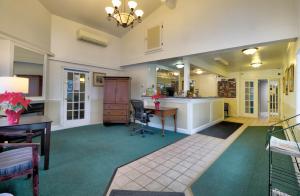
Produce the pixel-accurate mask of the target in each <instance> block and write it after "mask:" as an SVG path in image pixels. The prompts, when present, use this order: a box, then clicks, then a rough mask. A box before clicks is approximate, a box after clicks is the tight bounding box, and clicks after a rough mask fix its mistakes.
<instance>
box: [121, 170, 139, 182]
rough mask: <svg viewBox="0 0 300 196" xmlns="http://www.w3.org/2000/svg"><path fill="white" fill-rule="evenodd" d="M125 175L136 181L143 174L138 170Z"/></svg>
mask: <svg viewBox="0 0 300 196" xmlns="http://www.w3.org/2000/svg"><path fill="white" fill-rule="evenodd" d="M125 175H126V176H127V177H128V178H130V179H131V180H134V179H136V178H137V177H139V176H141V175H142V173H140V172H138V171H137V170H131V171H129V172H127V173H125Z"/></svg>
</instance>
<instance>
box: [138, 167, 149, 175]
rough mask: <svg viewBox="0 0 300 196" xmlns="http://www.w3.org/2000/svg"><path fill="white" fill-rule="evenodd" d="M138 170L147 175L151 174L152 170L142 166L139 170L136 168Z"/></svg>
mask: <svg viewBox="0 0 300 196" xmlns="http://www.w3.org/2000/svg"><path fill="white" fill-rule="evenodd" d="M136 170H138V171H139V172H140V173H142V174H145V173H147V172H149V171H150V170H151V168H149V167H146V166H144V165H141V166H139V167H138V168H136Z"/></svg>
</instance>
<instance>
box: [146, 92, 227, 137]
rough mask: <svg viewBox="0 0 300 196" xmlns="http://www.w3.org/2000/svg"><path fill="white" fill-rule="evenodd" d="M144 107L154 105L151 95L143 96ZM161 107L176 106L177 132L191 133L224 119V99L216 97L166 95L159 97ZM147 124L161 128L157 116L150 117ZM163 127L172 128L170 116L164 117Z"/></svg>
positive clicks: (172, 122)
mask: <svg viewBox="0 0 300 196" xmlns="http://www.w3.org/2000/svg"><path fill="white" fill-rule="evenodd" d="M143 100H144V103H145V107H146V106H154V104H153V101H152V99H151V97H143ZM159 101H160V105H161V107H171V108H177V130H178V132H181V133H185V134H189V135H192V134H194V133H197V132H198V131H201V130H203V129H205V128H207V127H209V126H211V125H214V124H216V123H218V122H220V121H222V120H224V99H223V98H216V97H207V98H204V97H201V98H179V97H167V98H161V99H159ZM150 120H151V122H150V123H149V126H152V127H156V128H161V127H162V125H161V122H160V119H159V117H156V116H155V117H153V118H151V119H150ZM165 129H166V130H170V131H172V130H174V121H173V119H172V118H171V117H169V118H166V119H165Z"/></svg>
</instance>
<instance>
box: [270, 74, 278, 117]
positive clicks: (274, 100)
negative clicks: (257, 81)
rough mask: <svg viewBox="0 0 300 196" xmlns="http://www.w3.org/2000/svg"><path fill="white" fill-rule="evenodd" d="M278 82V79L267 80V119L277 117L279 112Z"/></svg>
mask: <svg viewBox="0 0 300 196" xmlns="http://www.w3.org/2000/svg"><path fill="white" fill-rule="evenodd" d="M279 86H280V83H279V80H278V79H275V80H269V100H268V105H269V107H268V108H269V109H268V110H269V120H277V119H279V114H280V110H279V108H280V91H279V90H280V89H279Z"/></svg>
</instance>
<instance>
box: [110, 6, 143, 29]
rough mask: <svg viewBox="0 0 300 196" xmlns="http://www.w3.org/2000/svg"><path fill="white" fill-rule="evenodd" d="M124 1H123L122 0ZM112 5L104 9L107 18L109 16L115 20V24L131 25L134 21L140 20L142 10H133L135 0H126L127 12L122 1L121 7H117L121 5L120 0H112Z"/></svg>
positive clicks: (125, 26)
mask: <svg viewBox="0 0 300 196" xmlns="http://www.w3.org/2000/svg"><path fill="white" fill-rule="evenodd" d="M124 2H125V1H124ZM112 4H113V7H106V8H105V11H106V13H107V15H108V19H109V20H110V19H111V18H113V19H115V20H116V21H117V25H118V26H119V25H121V26H122V27H124V28H127V27H129V26H131V27H133V24H134V22H135V21H138V22H139V23H140V22H142V16H143V14H144V12H143V10H135V8H136V7H137V3H136V2H135V1H128V3H127V4H128V7H129V13H127V12H126V7H125V3H123V9H120V8H119V7H120V6H121V5H122V1H121V0H112Z"/></svg>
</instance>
